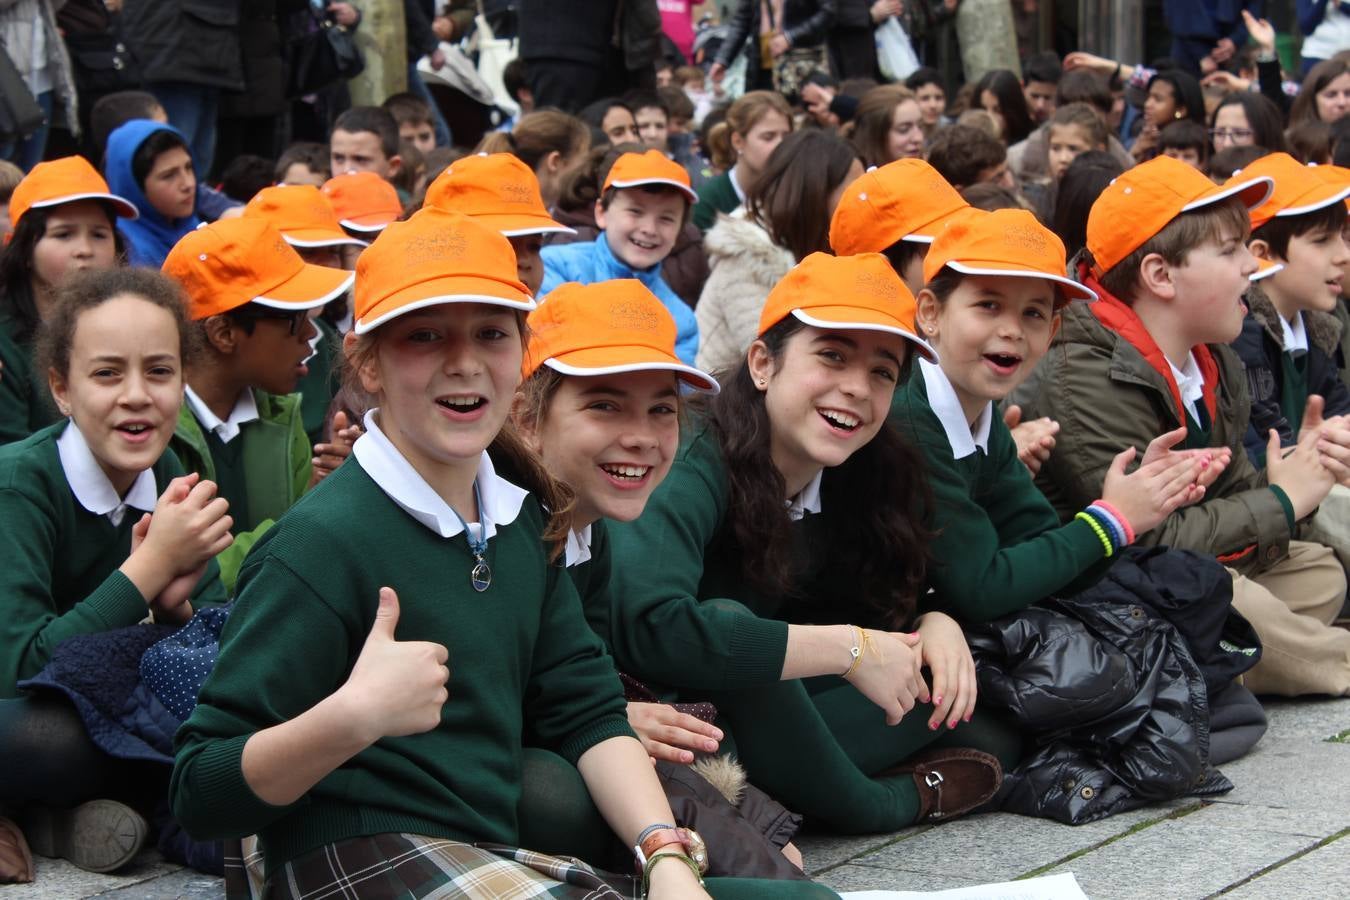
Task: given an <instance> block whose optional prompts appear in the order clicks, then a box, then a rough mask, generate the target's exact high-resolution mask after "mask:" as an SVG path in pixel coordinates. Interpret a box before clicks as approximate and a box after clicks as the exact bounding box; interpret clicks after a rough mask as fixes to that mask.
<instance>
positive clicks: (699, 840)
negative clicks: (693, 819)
mask: <svg viewBox="0 0 1350 900" xmlns="http://www.w3.org/2000/svg"><path fill="white" fill-rule="evenodd" d="M680 833H681V834H683V835H684V837H685V838H686V840H687V843H686V845H685V846H686V847H687V848H688V849H689V858H690V859H692V860H693V861H694V862H695V863H697V864H698V870H699V872H702V873H704V874H706V873H707V871H708V845H707V844H705V843H704V842H703V837H702V836H701V835H700V834H699V833H698V832H697V831H695V830H694V829H692V828H681V829H680Z"/></svg>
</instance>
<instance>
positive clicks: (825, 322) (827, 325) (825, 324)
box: [792, 309, 938, 363]
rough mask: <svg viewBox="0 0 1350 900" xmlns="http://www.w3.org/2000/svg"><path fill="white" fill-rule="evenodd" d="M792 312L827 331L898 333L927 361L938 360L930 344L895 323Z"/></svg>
mask: <svg viewBox="0 0 1350 900" xmlns="http://www.w3.org/2000/svg"><path fill="white" fill-rule="evenodd" d="M792 314H793V315H794V316H796V317H797V318H798V319H799V320H800V321H802V322H805V323H806V324H807V325H810V326H812V327H814V328H823V329H825V330H827V331H884V332H886V333H887V334H895V335H899V336H900V337H902V338H904V339H905V340H907V341H909V342H910V343H912V344H914V345H916V346H917V347H918V348H919V351H920V352H921V353H922V354H923V355H924V356H925V357H927V359H928V361H929V362H934V363H935V362H937V361H938V355H937V351H936V350H934V349H933V347H932V345H931V344H929V343H928V342H927V341H925V340H924V339H923V338H921V337H919V336H918V335H917V334H915V333H914V332H912V331H910V330H908V329H906V328H902V327H899V326H895V325H880V324H878V323H876V322H831V321H830V320H829V319H817V318H816V317H815V316H813V315H811V314H810V313H807V312H803V311H802V310H800V309H794V310H793V311H792Z"/></svg>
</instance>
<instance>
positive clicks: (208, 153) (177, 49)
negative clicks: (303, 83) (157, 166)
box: [0, 0, 244, 179]
mask: <svg viewBox="0 0 1350 900" xmlns="http://www.w3.org/2000/svg"><path fill="white" fill-rule="evenodd" d="M0 2H2V0H0ZM241 7H242V0H122V26H123V34H124V35H125V37H126V42H127V44H128V45H129V46H130V47H131V51H132V53H133V54H134V55H135V57H136V59H137V61H138V62H139V63H140V66H141V76H142V77H143V78H144V79H145V84H146V89H147V90H149V91H150V93H152V94H154V95H155V97H156V98H157V99H158V100H159V102H160V103H161V104H162V105H163V106H164V110H165V112H167V113H168V114H169V123H170V124H171V125H173V126H174V127H175V128H177V129H178V130H179V131H181V132H182V133H183V135H184V137H186V138H187V141H188V148H189V150H190V151H191V154H192V160H193V163H194V165H195V168H196V171H197V177H198V178H199V179H200V178H204V177H205V176H206V173H208V172H210V171H211V163H212V161H213V160H214V159H215V153H216V116H217V113H218V111H219V108H220V93H221V91H223V90H225V91H242V90H244V66H243V59H242V55H241V53H240V48H239V30H240V22H241V18H242V17H241V15H240V12H241Z"/></svg>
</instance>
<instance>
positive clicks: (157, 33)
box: [122, 0, 244, 91]
mask: <svg viewBox="0 0 1350 900" xmlns="http://www.w3.org/2000/svg"><path fill="white" fill-rule="evenodd" d="M241 2H242V0H125V2H124V3H123V5H122V32H123V34H124V36H125V38H126V42H127V44H128V45H130V46H131V50H132V52H133V53H134V54H135V56H136V59H137V60H138V61H139V62H140V66H141V76H142V77H143V78H144V79H145V80H146V81H147V82H157V81H166V82H174V81H178V82H184V83H187V84H201V85H207V86H211V87H219V88H224V89H226V90H232V91H242V90H243V89H244V68H243V61H242V58H241V56H240V51H239V24H240V18H241V17H240V7H241Z"/></svg>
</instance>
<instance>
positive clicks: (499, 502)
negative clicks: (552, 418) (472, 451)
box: [352, 409, 529, 539]
mask: <svg viewBox="0 0 1350 900" xmlns="http://www.w3.org/2000/svg"><path fill="white" fill-rule="evenodd" d="M378 412H379V410H378V409H372V410H371V411H370V412H368V413H366V418H365V427H366V433H365V434H363V435H361V436H360V437H359V438H357V439H356V443H355V444H353V445H352V455H354V456H355V457H356V461H357V462H358V463H360V464H361V468H362V469H365V471H366V474H367V475H369V476H370V478H371V480H372V481H374V482H375V483H376V484H377V485H379V486H380V490H382V491H384V492H385V493H386V494H388V495H389V499H391V500H393V501H394V502H395V503H397V504H398V505H399V506H400V507H402V509H403V511H404V512H406V513H407V514H408V515H410V516H412V517H413V518H414V519H416V520H417V521H418V522H421V523H422V524H423V525H425V526H426V527H427V528H430V529H431V530H432V531H434V532H436V533H437V534H439V535H440V536H441V537H443V538H450V537H454V536H455V535H457V534H459V533H461V532H462V531H463V530H464V526H463V525H461V524H460V519H459V516H458V515H457V514H456V513H455V511H454V509H452V508H451V507H450V504H448V503H446V502H445V500H444V499H442V497H441V495H440V494H438V493H436V491H435V490H433V489H432V487H431V485H429V484H427V482H426V479H424V478H423V477H422V476H421V475H419V474H418V473H417V470H416V469H414V468H413V466H412V463H410V462H408V460H407V459H405V458H404V456H403V454H402V453H399V452H398V448H397V447H395V446H394V445H393V443H392V442H391V441H390V440H389V438H388V437H386V436H385V433H384V432H383V431H381V430H380V426H379V424H378V423H377V422H376V421H375V414H376V413H378ZM477 478H478V497H479V499H480V500H481V501H482V508H481V509H480V510H479V511H478V512H479V515H480V516H481V517H484V518H485V519H486V524H487V529H486V532H484V531H483V526H482V524H480V523H478V522H470V523H469V528H470V529H471V530H472V536H473V537H474V538H477V537H478V536H479V535H480V534H481V535H482V536H483V538H484V539H487V538H491V537H492V536H493V535H495V534H496V533H497V529H498V528H500V527H501V526H503V525H509V524H511V523H512V522H514V521H515V520H516V516H518V515H520V507H521V506H522V505H524V503H525V498H526V497H527V496H528V495H529V491H527V490H525V489H524V488H522V487H518V486H517V485H514V484H512V483H511V482H509V481H507V480H506V479H505V478H502V477H501V476H499V475H498V474H497V470H496V469H494V468H493V467H492V460H491V459H489V458H488V455H487V451H486V450H485V451H483V455H482V457H481V458H480V459H479V461H478V476H477Z"/></svg>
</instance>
